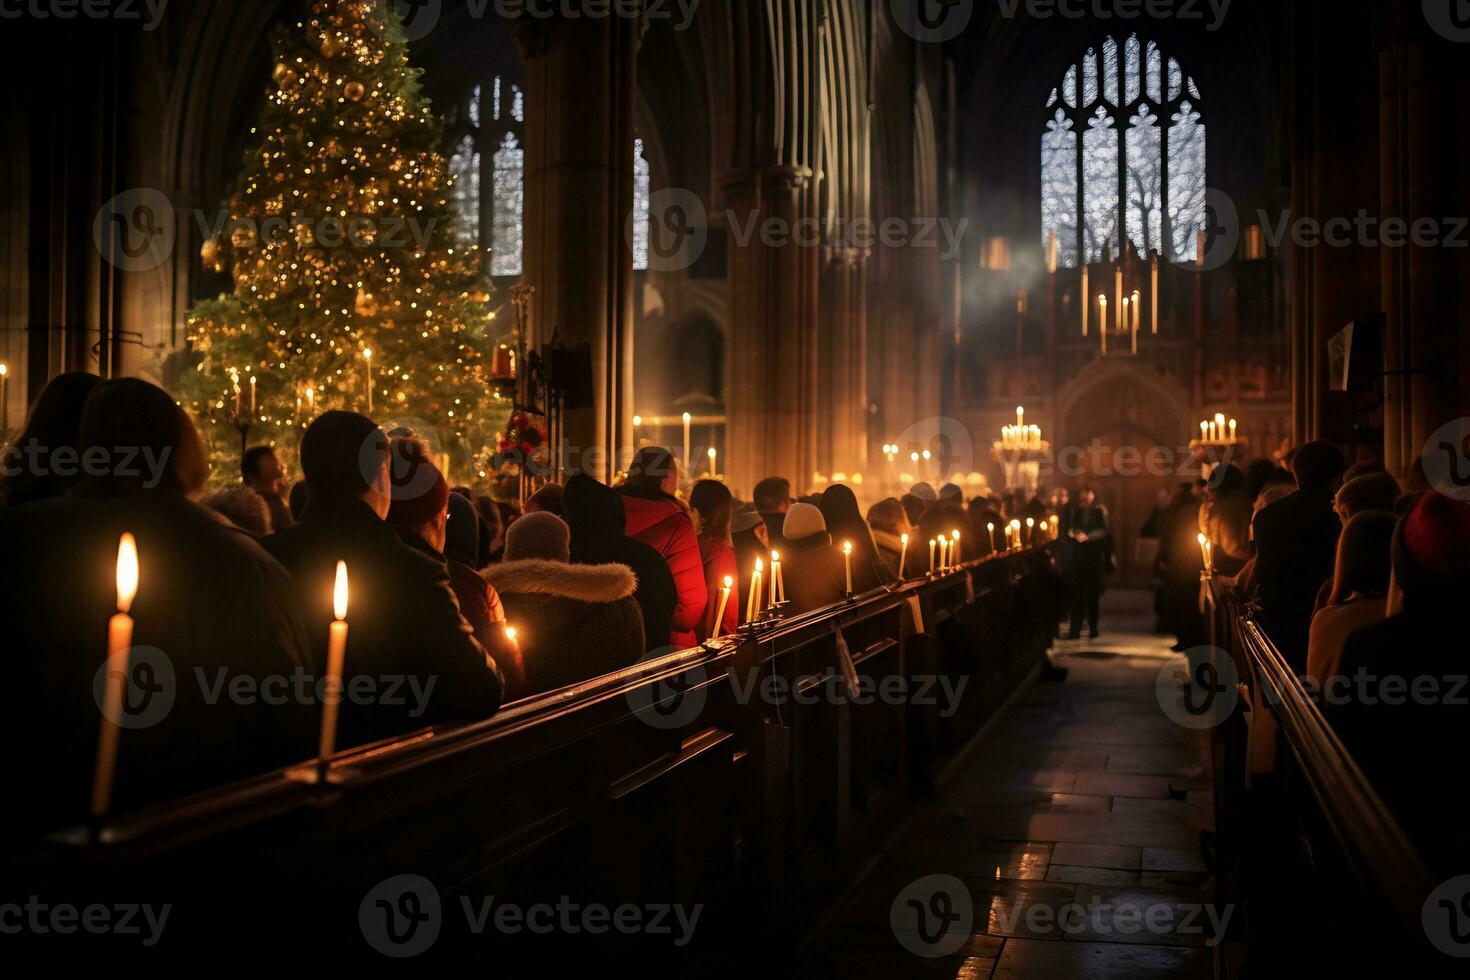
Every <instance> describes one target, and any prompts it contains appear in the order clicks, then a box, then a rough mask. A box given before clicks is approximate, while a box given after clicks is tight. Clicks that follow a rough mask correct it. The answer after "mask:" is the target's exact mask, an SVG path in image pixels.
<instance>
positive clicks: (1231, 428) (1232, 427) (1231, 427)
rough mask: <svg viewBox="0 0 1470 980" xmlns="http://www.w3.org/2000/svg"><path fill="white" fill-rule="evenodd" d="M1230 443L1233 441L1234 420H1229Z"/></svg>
mask: <svg viewBox="0 0 1470 980" xmlns="http://www.w3.org/2000/svg"><path fill="white" fill-rule="evenodd" d="M1230 441H1231V442H1234V441H1235V419H1231V420H1230Z"/></svg>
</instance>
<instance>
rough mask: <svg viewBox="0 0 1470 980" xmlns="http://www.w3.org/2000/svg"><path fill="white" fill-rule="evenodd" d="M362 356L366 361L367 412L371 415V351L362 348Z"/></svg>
mask: <svg viewBox="0 0 1470 980" xmlns="http://www.w3.org/2000/svg"><path fill="white" fill-rule="evenodd" d="M362 356H363V358H364V359H365V360H366V361H367V396H368V399H367V410H368V413H369V414H371V413H372V410H373V349H372V348H371V347H364V348H363V349H362Z"/></svg>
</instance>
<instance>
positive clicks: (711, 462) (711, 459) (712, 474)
mask: <svg viewBox="0 0 1470 980" xmlns="http://www.w3.org/2000/svg"><path fill="white" fill-rule="evenodd" d="M718 455H719V453H718V452H717V451H716V450H715V447H714V446H711V447H710V449H709V476H710V479H711V480H713V479H714V478H715V473H716V472H718V471H717V470H716V469H715V458H716V457H717V456H718Z"/></svg>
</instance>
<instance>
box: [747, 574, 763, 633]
mask: <svg viewBox="0 0 1470 980" xmlns="http://www.w3.org/2000/svg"><path fill="white" fill-rule="evenodd" d="M764 567H765V562H763V561H761V560H760V559H759V558H757V559H756V560H755V571H753V572H752V573H751V575H750V595H749V596H747V597H746V600H745V621H746V622H747V623H753V622H755V611H756V610H757V609H759V608H760V601H761V569H763V568H764Z"/></svg>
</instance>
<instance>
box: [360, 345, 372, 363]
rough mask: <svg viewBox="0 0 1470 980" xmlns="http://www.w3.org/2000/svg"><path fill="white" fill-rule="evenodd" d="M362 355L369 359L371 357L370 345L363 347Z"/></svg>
mask: <svg viewBox="0 0 1470 980" xmlns="http://www.w3.org/2000/svg"><path fill="white" fill-rule="evenodd" d="M362 356H363V357H365V358H367V359H368V360H370V361H371V360H372V359H373V349H372V348H371V347H364V348H363V349H362Z"/></svg>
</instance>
